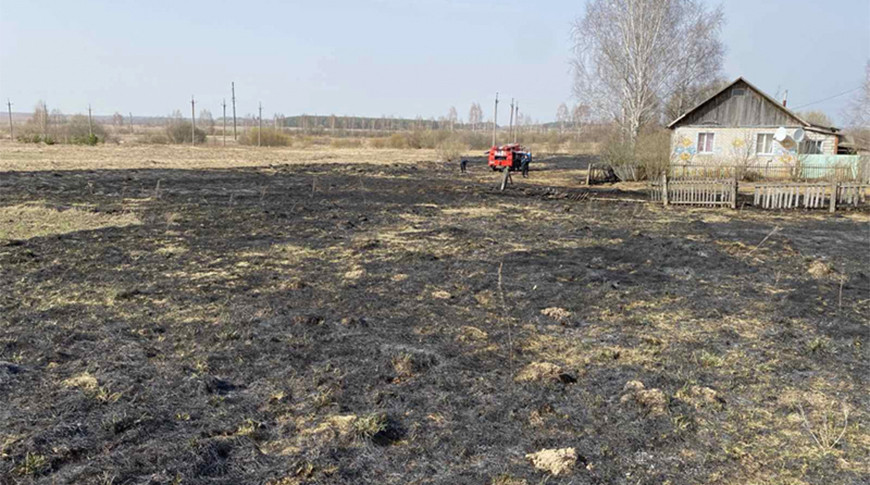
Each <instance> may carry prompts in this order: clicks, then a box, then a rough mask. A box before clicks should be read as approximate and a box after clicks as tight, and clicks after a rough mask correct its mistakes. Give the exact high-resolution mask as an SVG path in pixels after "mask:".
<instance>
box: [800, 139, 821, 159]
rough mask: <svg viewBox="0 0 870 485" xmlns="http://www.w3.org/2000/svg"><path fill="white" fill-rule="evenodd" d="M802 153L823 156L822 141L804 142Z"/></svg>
mask: <svg viewBox="0 0 870 485" xmlns="http://www.w3.org/2000/svg"><path fill="white" fill-rule="evenodd" d="M801 153H805V154H807V155H821V154H822V140H804V142H803V143H801Z"/></svg>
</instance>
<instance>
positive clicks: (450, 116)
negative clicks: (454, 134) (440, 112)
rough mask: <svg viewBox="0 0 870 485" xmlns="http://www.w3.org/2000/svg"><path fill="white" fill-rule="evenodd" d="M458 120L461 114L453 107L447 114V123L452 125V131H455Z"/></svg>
mask: <svg viewBox="0 0 870 485" xmlns="http://www.w3.org/2000/svg"><path fill="white" fill-rule="evenodd" d="M457 119H459V114H458V113H457V112H456V108H455V107H453V106H451V107H450V111H448V112H447V123H449V124H450V131H453V127H454V125H456V120H457Z"/></svg>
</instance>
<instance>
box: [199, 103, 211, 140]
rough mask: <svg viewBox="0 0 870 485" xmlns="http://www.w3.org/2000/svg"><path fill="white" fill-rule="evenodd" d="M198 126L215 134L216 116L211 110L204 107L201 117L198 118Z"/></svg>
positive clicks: (200, 113)
mask: <svg viewBox="0 0 870 485" xmlns="http://www.w3.org/2000/svg"><path fill="white" fill-rule="evenodd" d="M196 123H197V125H198V126H200V127H202V128H203V129H204V130H205V132H206V133H208V134H209V135H213V134H214V117H213V116H212V115H211V111H209V110H207V109H204V110H201V111H200V112H199V119H197V120H196Z"/></svg>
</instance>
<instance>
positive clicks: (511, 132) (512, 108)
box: [508, 98, 514, 140]
mask: <svg viewBox="0 0 870 485" xmlns="http://www.w3.org/2000/svg"><path fill="white" fill-rule="evenodd" d="M509 126H510V128H509V129H508V140H512V139H513V138H514V98H511V122H510V125H509Z"/></svg>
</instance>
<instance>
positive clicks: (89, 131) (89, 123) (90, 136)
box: [88, 104, 94, 142]
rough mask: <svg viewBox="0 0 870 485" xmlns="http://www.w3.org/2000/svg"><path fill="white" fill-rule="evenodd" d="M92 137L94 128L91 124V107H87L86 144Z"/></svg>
mask: <svg viewBox="0 0 870 485" xmlns="http://www.w3.org/2000/svg"><path fill="white" fill-rule="evenodd" d="M93 137H94V127H93V123H92V122H91V105H90V104H89V105H88V142H90V140H91V139H92V138H93Z"/></svg>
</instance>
